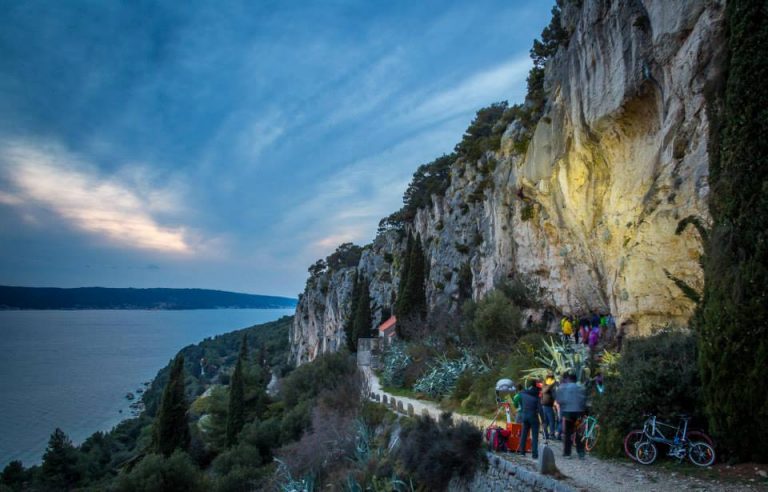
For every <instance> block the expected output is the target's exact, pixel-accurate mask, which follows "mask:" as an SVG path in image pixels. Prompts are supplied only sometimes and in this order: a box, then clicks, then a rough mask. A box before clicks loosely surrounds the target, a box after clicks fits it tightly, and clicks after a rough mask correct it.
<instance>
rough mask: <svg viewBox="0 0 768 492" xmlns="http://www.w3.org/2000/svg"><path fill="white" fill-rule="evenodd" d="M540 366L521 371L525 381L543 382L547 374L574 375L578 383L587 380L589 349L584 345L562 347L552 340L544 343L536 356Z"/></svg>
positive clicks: (562, 345)
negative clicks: (536, 380) (535, 380)
mask: <svg viewBox="0 0 768 492" xmlns="http://www.w3.org/2000/svg"><path fill="white" fill-rule="evenodd" d="M536 360H538V361H539V362H541V364H542V366H540V367H535V368H532V369H528V370H525V371H523V373H524V374H525V376H526V379H538V380H543V379H544V378H546V377H547V374H549V373H553V374H555V375H560V374H564V373H566V372H567V373H570V374H575V375H576V379H577V380H578V381H579V382H584V381H586V380H588V379H589V376H590V374H589V368H588V367H587V362H588V361H589V349H588V348H587V346H586V345H579V344H576V345H564V344H562V343H560V342H556V341H555V340H553V339H552V338H550V339H549V342H547V341H546V340H545V341H544V348H543V349H541V350H540V351H539V353H538V354H537V355H536Z"/></svg>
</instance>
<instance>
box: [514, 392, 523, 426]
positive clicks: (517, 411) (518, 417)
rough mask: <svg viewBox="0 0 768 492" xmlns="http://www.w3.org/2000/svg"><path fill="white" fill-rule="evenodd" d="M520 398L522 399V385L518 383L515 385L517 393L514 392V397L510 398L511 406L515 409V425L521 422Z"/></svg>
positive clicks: (521, 408)
mask: <svg viewBox="0 0 768 492" xmlns="http://www.w3.org/2000/svg"><path fill="white" fill-rule="evenodd" d="M522 397H523V385H522V384H520V383H517V391H516V392H515V396H513V397H512V405H514V407H515V423H517V424H519V423H521V422H522V421H523V406H522Z"/></svg>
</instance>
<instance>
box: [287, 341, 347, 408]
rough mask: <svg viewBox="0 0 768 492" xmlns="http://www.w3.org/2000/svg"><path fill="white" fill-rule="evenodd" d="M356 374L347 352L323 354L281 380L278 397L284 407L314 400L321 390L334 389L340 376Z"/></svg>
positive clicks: (340, 378)
mask: <svg viewBox="0 0 768 492" xmlns="http://www.w3.org/2000/svg"><path fill="white" fill-rule="evenodd" d="M355 372H357V364H356V362H355V359H354V357H351V356H350V355H349V353H347V352H336V353H332V354H323V355H320V356H319V357H317V358H316V359H315V360H314V361H312V362H311V363H309V364H304V365H301V366H299V367H298V368H296V370H294V371H293V372H291V373H290V374H289V375H288V376H287V377H285V378H284V379H283V380H282V384H281V386H280V395H281V396H282V399H283V401H284V402H285V405H286V407H288V408H291V407H294V406H295V405H296V404H298V403H299V401H301V400H307V399H310V398H314V397H315V396H317V394H318V393H319V392H320V391H321V390H323V389H330V388H335V387H336V385H337V384H338V383H339V382H340V381H341V380H342V379H343V378H342V376H344V375H348V374H353V373H355Z"/></svg>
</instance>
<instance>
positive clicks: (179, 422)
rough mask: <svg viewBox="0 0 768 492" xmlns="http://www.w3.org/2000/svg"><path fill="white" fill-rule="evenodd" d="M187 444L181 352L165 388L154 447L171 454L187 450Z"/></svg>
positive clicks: (154, 432)
mask: <svg viewBox="0 0 768 492" xmlns="http://www.w3.org/2000/svg"><path fill="white" fill-rule="evenodd" d="M187 446H189V426H188V424H187V400H186V398H185V396H184V356H183V355H181V354H179V355H177V356H176V358H175V359H174V360H173V365H172V366H171V373H170V376H169V378H168V384H166V385H165V389H164V390H163V398H162V400H161V401H160V410H159V411H158V413H157V418H156V419H155V427H154V429H153V434H152V448H153V449H154V450H155V452H158V453H162V454H164V455H165V456H170V455H171V454H172V453H173V451H174V450H175V449H177V448H178V449H182V450H186V449H187Z"/></svg>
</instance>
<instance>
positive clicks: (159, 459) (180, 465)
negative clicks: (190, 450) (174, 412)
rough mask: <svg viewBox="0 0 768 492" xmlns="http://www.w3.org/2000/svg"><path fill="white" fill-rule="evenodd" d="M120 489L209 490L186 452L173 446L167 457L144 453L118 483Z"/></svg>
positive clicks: (141, 491)
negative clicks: (139, 461)
mask: <svg viewBox="0 0 768 492" xmlns="http://www.w3.org/2000/svg"><path fill="white" fill-rule="evenodd" d="M117 490H118V491H119V492H187V491H189V492H195V491H201V492H202V491H205V490H208V487H207V486H206V482H205V480H204V477H203V474H202V473H201V472H200V470H198V469H197V467H196V466H195V465H194V463H192V460H191V459H190V458H189V456H188V455H187V454H186V453H184V452H182V451H179V450H176V451H175V452H174V453H173V454H172V455H171V456H169V457H168V458H166V457H164V456H163V455H159V454H150V455H147V456H146V457H145V458H144V459H143V460H141V463H139V464H138V465H136V466H135V467H134V468H133V470H131V472H130V473H127V474H125V475H122V476H121V477H120V479H119V481H118V483H117Z"/></svg>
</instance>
